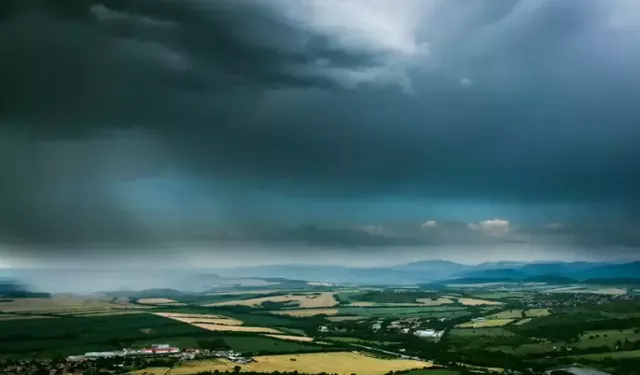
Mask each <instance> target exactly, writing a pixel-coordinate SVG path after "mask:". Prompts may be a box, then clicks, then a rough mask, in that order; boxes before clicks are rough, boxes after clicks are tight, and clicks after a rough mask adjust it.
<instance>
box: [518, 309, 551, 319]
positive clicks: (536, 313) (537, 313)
mask: <svg viewBox="0 0 640 375" xmlns="http://www.w3.org/2000/svg"><path fill="white" fill-rule="evenodd" d="M524 314H525V315H526V316H527V317H528V318H539V317H541V316H547V315H551V310H549V309H529V310H526V311H525V312H524Z"/></svg>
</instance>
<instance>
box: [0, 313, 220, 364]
mask: <svg viewBox="0 0 640 375" xmlns="http://www.w3.org/2000/svg"><path fill="white" fill-rule="evenodd" d="M211 336H212V333H211V332H208V331H206V330H203V329H201V328H198V327H194V326H191V325H188V324H185V323H181V322H178V321H175V320H171V319H166V318H163V317H159V316H155V315H152V314H135V315H134V314H130V315H115V316H101V317H64V318H58V319H31V320H21V321H0V353H2V354H3V355H7V356H18V357H25V356H31V355H33V354H35V355H37V356H40V357H51V356H53V355H55V354H62V355H72V354H82V353H85V352H88V351H101V350H114V349H118V348H121V347H126V346H131V345H133V344H134V343H136V342H138V341H144V340H154V341H156V342H157V341H164V340H165V339H171V338H176V337H179V338H182V337H211Z"/></svg>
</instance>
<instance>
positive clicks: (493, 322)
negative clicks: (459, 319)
mask: <svg viewBox="0 0 640 375" xmlns="http://www.w3.org/2000/svg"><path fill="white" fill-rule="evenodd" d="M514 320H515V319H487V320H482V321H479V322H464V323H461V324H458V325H457V326H456V327H457V328H490V327H502V326H505V325H507V324H509V323H511V322H513V321H514Z"/></svg>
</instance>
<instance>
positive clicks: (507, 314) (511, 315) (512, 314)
mask: <svg viewBox="0 0 640 375" xmlns="http://www.w3.org/2000/svg"><path fill="white" fill-rule="evenodd" d="M485 318H486V319H487V320H493V319H520V318H522V310H508V311H501V312H499V313H495V314H491V315H487V316H485Z"/></svg>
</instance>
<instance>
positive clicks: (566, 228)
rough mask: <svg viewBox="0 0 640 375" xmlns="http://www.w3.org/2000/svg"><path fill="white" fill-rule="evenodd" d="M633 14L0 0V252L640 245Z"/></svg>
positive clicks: (448, 6)
mask: <svg viewBox="0 0 640 375" xmlns="http://www.w3.org/2000/svg"><path fill="white" fill-rule="evenodd" d="M636 13H637V5H636V2H635V1H634V0H612V1H607V2H602V1H597V0H566V1H562V2H558V1H551V0H499V1H493V0H491V1H489V0H487V1H478V2H473V4H470V3H469V2H467V1H462V0H446V1H445V0H405V1H401V2H398V1H393V0H344V1H339V0H308V1H299V2H291V1H287V0H264V1H261V0H243V1H232V0H219V1H203V0H181V1H178V0H163V1H151V0H135V1H131V0H95V1H89V0H86V1H85V0H69V1H57V0H36V1H20V0H8V1H6V0H5V1H3V2H2V5H0V56H2V58H1V59H0V82H2V85H0V173H1V174H2V176H3V181H5V182H4V183H3V184H2V185H1V186H0V238H2V239H3V241H5V242H8V243H16V242H18V243H27V244H29V243H31V244H34V245H36V244H37V246H51V245H56V246H59V245H65V246H66V245H68V244H87V243H88V244H95V243H100V244H102V243H118V244H121V243H125V244H126V243H137V244H139V243H143V244H150V243H153V244H163V243H167V242H171V241H196V240H198V241H199V240H204V241H210V242H216V243H228V242H229V241H231V240H232V239H233V241H239V242H242V243H245V242H253V243H273V242H275V243H282V242H286V243H302V244H306V245H309V244H311V245H313V246H316V245H322V246H333V247H340V246H345V247H353V246H365V245H366V246H374V247H375V246H382V247H384V246H387V247H389V246H427V245H429V246H431V245H442V244H448V243H463V244H486V243H496V242H497V243H505V242H506V243H541V244H562V245H565V244H571V245H572V246H577V247H593V246H600V247H606V246H637V245H638V244H640V240H639V239H638V238H637V236H636V235H634V234H633V233H634V232H633V231H632V230H631V229H629V228H632V227H634V225H635V223H637V222H639V216H640V215H639V213H640V195H639V193H638V192H639V191H640V173H638V171H639V170H640V165H639V164H638V160H640V153H639V152H638V147H637V145H636V143H637V141H636V140H637V139H640V127H638V126H637V119H638V118H640V108H639V107H638V106H637V105H636V104H635V101H634V98H636V97H637V96H638V94H639V93H640V75H638V74H637V72H636V71H637V68H636V67H637V66H640V48H638V47H637V46H638V42H639V41H640V39H639V38H640V26H639V25H640V23H638V22H637V21H638V19H637V18H635V16H634V14H636ZM34 25H37V27H34ZM5 177H6V178H5ZM380 202H386V203H384V204H383V203H380ZM389 202H390V203H389ZM438 202H440V203H438ZM442 202H453V203H452V204H451V205H450V206H448V207H447V208H446V209H442V210H440V211H439V212H436V211H437V210H436V209H435V208H434V207H440V206H442V205H443V204H442ZM487 202H490V203H487ZM460 205H468V206H469V207H483V208H482V210H481V212H472V211H473V210H472V209H469V210H459V209H454V206H455V207H459V206H460ZM531 206H536V207H538V206H539V207H545V209H544V210H546V211H545V212H544V214H540V215H537V216H536V217H527V215H528V214H527V213H528V212H530V211H531V210H530V209H529V208H528V207H531ZM487 207H489V208H487ZM546 208H548V209H546ZM478 210H480V209H478ZM492 210H493V211H492ZM499 210H502V211H503V212H496V211H499ZM540 210H543V209H540ZM496 217H497V218H498V219H492V218H496ZM560 221H562V222H563V223H564V222H565V221H566V222H567V223H566V225H562V226H549V223H551V222H560ZM309 223H312V224H313V225H311V226H309V225H308V224H309ZM421 223H422V226H421V225H420V224H421ZM594 228H599V229H598V230H594Z"/></svg>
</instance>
